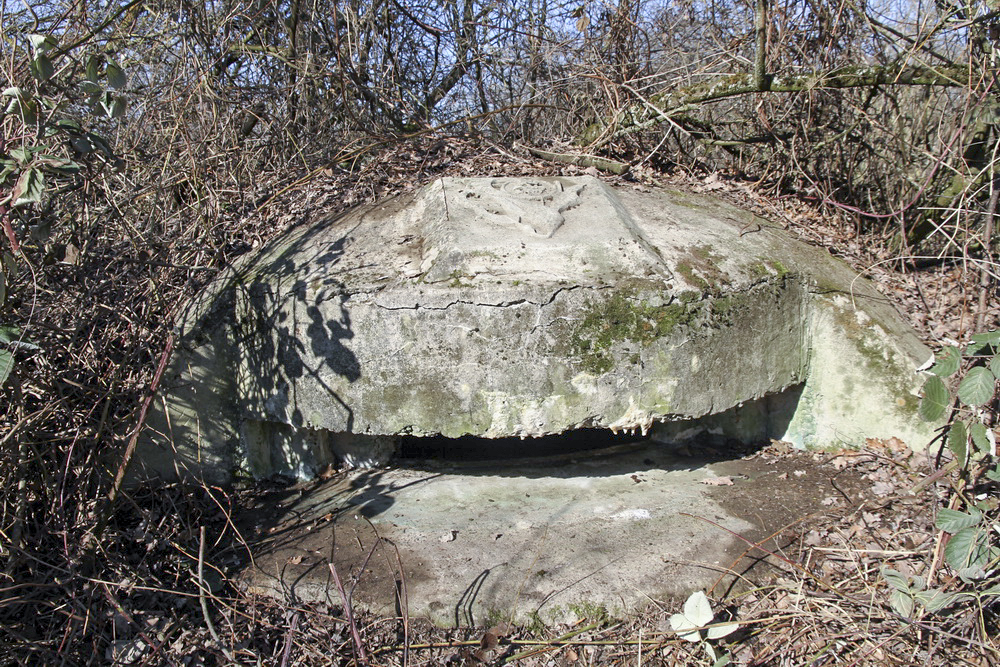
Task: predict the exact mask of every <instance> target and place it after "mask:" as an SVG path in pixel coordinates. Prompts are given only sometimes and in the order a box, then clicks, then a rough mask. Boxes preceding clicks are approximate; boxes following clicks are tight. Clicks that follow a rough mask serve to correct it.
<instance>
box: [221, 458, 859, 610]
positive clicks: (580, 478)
mask: <svg viewBox="0 0 1000 667" xmlns="http://www.w3.org/2000/svg"><path fill="white" fill-rule="evenodd" d="M834 474H837V473H836V471H834V470H833V469H832V468H829V469H823V467H822V466H820V465H818V464H817V463H816V462H815V461H814V460H812V459H811V458H809V457H799V460H796V457H794V456H792V457H787V458H784V459H782V460H781V461H770V460H764V459H760V458H758V459H752V460H740V459H736V460H729V461H716V462H712V461H710V460H708V459H704V458H702V459H698V458H681V457H675V456H672V455H671V454H670V453H669V452H668V451H667V450H666V449H665V448H664V447H663V446H662V445H660V444H659V443H650V442H646V443H636V444H634V445H627V446H617V447H610V448H607V449H603V450H597V451H591V452H581V453H579V455H578V456H576V457H568V456H560V457H550V458H546V459H536V460H504V461H485V462H479V463H475V464H464V465H454V464H452V465H446V464H441V463H438V464H436V465H426V464H424V463H423V462H419V461H409V462H407V463H406V465H404V466H401V467H398V468H395V469H391V470H381V471H355V472H353V473H351V474H349V475H348V476H347V477H346V478H342V479H338V480H331V481H330V482H327V483H326V484H324V485H318V486H313V487H310V488H304V489H302V490H301V491H300V490H288V491H285V492H280V493H279V495H283V494H287V495H285V497H283V498H281V499H280V500H278V499H275V498H270V499H267V500H265V502H264V503H263V504H262V506H261V507H260V508H254V509H250V510H248V511H246V512H245V513H244V519H245V524H244V525H243V530H244V535H245V537H246V538H247V539H248V540H249V541H250V543H251V544H253V545H254V546H253V550H254V561H255V563H256V567H248V568H247V569H246V570H245V572H244V575H243V581H244V583H245V585H246V586H247V587H248V588H249V589H250V590H251V591H255V592H260V593H265V594H269V595H276V596H278V597H279V598H285V599H287V600H306V601H328V602H331V603H333V604H334V605H337V606H339V605H340V604H341V599H340V597H339V595H338V592H337V588H336V586H335V585H333V580H332V575H331V571H330V563H331V562H332V563H333V564H334V566H335V567H336V569H337V573H338V575H339V576H340V578H341V579H342V580H343V581H344V582H345V586H347V587H350V586H351V585H353V583H354V582H355V581H356V582H357V587H356V588H355V590H354V594H353V598H352V602H353V604H354V605H355V606H356V608H363V609H367V610H370V611H373V612H375V613H378V614H380V615H390V616H392V615H397V614H400V615H401V614H402V613H403V611H404V609H405V611H406V613H407V615H408V616H409V617H410V618H425V619H429V620H431V621H432V622H434V623H438V624H441V625H475V624H487V625H488V624H490V623H493V622H496V621H498V620H511V619H515V620H519V621H528V620H530V619H531V618H532V615H533V614H537V615H538V616H539V617H540V618H541V620H543V621H546V622H549V621H559V622H573V621H575V620H577V619H579V618H582V617H585V616H587V615H588V614H589V615H591V616H593V615H594V614H595V613H597V612H598V610H599V609H603V611H606V612H607V613H609V614H611V615H613V616H621V615H623V614H625V613H628V612H630V611H633V610H635V609H637V608H641V607H644V606H646V605H648V604H649V603H650V600H657V601H665V600H667V599H668V598H674V599H677V598H680V599H684V598H686V597H687V596H688V595H689V594H690V593H691V592H692V591H694V590H700V589H705V588H708V587H711V586H712V585H713V584H715V583H716V582H717V581H720V580H722V581H724V582H729V581H731V580H732V576H730V575H733V574H734V573H736V574H740V575H744V576H746V575H747V572H746V570H747V569H748V568H749V567H750V566H751V564H752V563H754V562H756V561H758V560H759V559H760V558H761V557H762V556H763V553H762V552H758V551H753V550H751V553H749V555H747V551H748V547H747V543H745V542H743V541H741V540H738V539H736V538H735V537H733V535H732V534H731V533H730V532H728V531H732V532H733V533H737V534H740V535H742V536H744V537H745V538H747V539H749V540H751V541H752V542H758V541H759V542H761V545H762V546H763V547H764V548H765V549H771V550H773V549H775V548H777V549H779V550H780V548H781V547H783V546H785V543H784V542H781V541H780V540H783V539H785V538H784V537H782V538H779V544H775V543H774V542H769V541H767V539H766V538H768V536H776V535H779V534H780V533H781V529H782V528H783V527H785V526H788V525H789V524H792V523H795V522H797V521H800V520H801V519H802V518H803V517H805V516H808V515H809V514H811V513H813V512H817V511H823V510H826V511H836V510H835V508H836V506H837V505H836V503H837V502H841V501H843V499H844V497H845V496H844V495H843V494H844V493H846V494H849V495H850V496H851V497H852V498H854V499H855V500H856V501H857V502H860V501H861V500H863V499H865V498H867V497H868V496H867V495H865V492H864V487H863V481H862V480H860V479H859V476H858V475H857V474H856V473H855V472H854V471H853V470H847V471H842V472H841V473H840V474H839V475H838V477H837V486H838V487H839V489H840V490H839V491H838V490H837V489H835V488H834V486H833V484H832V483H831V482H830V477H831V476H832V475H834ZM712 481H715V482H717V483H720V485H713V484H711V483H710V482H712ZM726 484H731V485H732V486H728V485H726ZM870 484H871V483H870V482H869V483H868V486H869V487H870ZM793 532H795V531H793ZM379 538H382V541H380V540H379ZM238 550H239V549H238ZM761 574H763V573H761V572H759V571H756V572H755V573H753V574H752V578H753V579H757V581H760V579H758V577H760V576H761ZM726 585H728V584H723V585H721V586H720V587H719V588H718V589H717V592H721V591H723V590H725V587H726ZM745 585H747V586H750V585H751V584H749V583H747V584H745ZM404 592H405V598H404V595H403V594H404ZM404 599H405V601H406V602H405V604H404ZM666 604H669V603H666Z"/></svg>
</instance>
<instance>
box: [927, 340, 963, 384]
mask: <svg viewBox="0 0 1000 667" xmlns="http://www.w3.org/2000/svg"><path fill="white" fill-rule="evenodd" d="M961 362H962V351H961V350H959V349H958V348H957V347H954V346H951V345H949V346H948V347H945V348H943V349H942V350H941V352H940V353H939V354H938V358H937V362H936V363H935V364H934V365H933V366H931V373H934V374H935V375H937V376H938V377H943V378H946V377H951V376H952V375H954V374H955V373H957V372H958V367H959V364H960V363H961Z"/></svg>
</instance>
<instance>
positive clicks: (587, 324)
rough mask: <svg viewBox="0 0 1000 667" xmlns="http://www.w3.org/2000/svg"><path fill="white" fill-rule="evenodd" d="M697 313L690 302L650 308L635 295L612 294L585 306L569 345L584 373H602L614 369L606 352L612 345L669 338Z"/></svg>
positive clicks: (611, 360) (645, 342)
mask: <svg viewBox="0 0 1000 667" xmlns="http://www.w3.org/2000/svg"><path fill="white" fill-rule="evenodd" d="M698 310H699V308H698V306H697V305H696V304H693V303H683V302H682V303H678V302H673V303H670V304H667V305H660V306H653V305H650V304H649V303H647V302H645V301H643V300H641V299H639V298H638V297H636V296H635V295H627V294H621V293H619V294H615V295H614V296H612V297H611V298H609V299H607V300H606V301H601V302H597V303H591V304H589V305H588V308H587V311H586V314H585V315H584V317H583V319H582V320H581V321H580V324H579V326H578V327H577V328H576V331H575V332H574V333H573V334H572V337H571V346H572V349H573V351H574V352H575V353H576V354H577V355H578V356H579V357H580V358H581V360H582V361H583V365H584V368H585V370H587V371H589V372H591V373H597V374H599V373H606V372H608V371H610V370H611V369H612V367H613V366H614V361H613V358H612V355H611V353H610V350H611V347H612V346H613V345H614V344H616V343H619V342H623V341H631V342H633V343H638V344H640V345H647V344H649V343H650V342H652V341H654V340H656V339H658V338H663V337H665V336H669V335H670V334H671V333H672V332H673V331H674V329H676V328H677V327H678V326H683V325H687V324H690V323H691V321H692V320H693V319H694V318H695V316H696V315H697V312H698Z"/></svg>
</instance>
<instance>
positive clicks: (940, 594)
mask: <svg viewBox="0 0 1000 667" xmlns="http://www.w3.org/2000/svg"><path fill="white" fill-rule="evenodd" d="M913 598H914V599H915V600H916V601H917V602H919V603H920V604H921V605H923V607H924V609H926V610H927V611H929V612H931V613H932V614H933V613H934V612H937V611H941V610H942V609H944V608H945V607H950V606H951V605H953V604H955V603H956V602H958V600H959V595H958V594H957V593H945V592H944V591H939V590H937V589H936V588H932V589H930V590H927V591H920V592H919V593H915V594H914V595H913Z"/></svg>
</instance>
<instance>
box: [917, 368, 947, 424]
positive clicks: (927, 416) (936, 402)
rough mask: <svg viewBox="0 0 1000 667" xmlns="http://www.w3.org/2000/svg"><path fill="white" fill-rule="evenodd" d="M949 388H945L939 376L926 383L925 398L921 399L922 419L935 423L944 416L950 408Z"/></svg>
mask: <svg viewBox="0 0 1000 667" xmlns="http://www.w3.org/2000/svg"><path fill="white" fill-rule="evenodd" d="M949 400H950V399H949V398H948V388H947V387H945V386H944V381H943V380H942V379H941V378H940V377H938V376H937V375H932V376H931V377H929V378H927V382H925V383H924V396H923V398H921V399H920V410H919V413H920V418H921V419H923V420H924V421H928V422H934V421H937V420H938V419H940V418H941V416H942V415H944V411H945V409H946V408H947V407H948V402H949Z"/></svg>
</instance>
